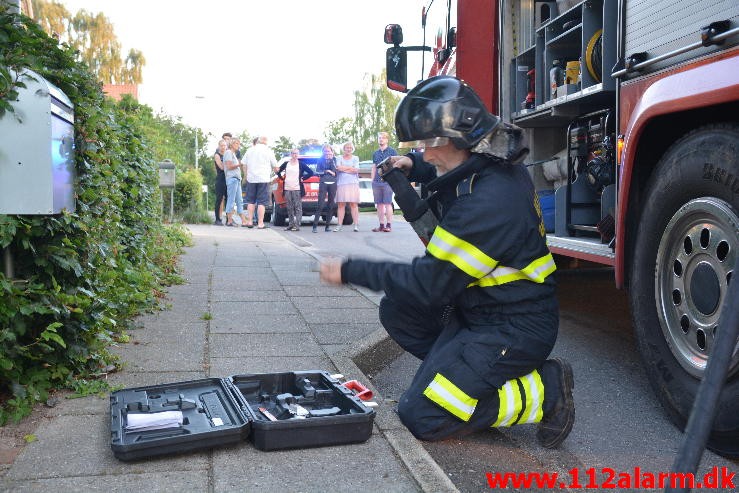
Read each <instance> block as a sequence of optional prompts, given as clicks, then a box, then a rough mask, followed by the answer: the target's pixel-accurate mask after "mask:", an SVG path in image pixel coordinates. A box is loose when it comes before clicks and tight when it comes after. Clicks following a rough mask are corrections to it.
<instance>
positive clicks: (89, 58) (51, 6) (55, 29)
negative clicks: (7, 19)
mask: <svg viewBox="0 0 739 493" xmlns="http://www.w3.org/2000/svg"><path fill="white" fill-rule="evenodd" d="M32 4H33V14H34V17H35V20H36V22H38V23H39V25H41V27H42V28H43V29H44V30H45V31H46V32H47V33H48V34H50V35H52V36H54V37H56V38H58V39H59V41H60V42H61V43H66V44H68V45H69V46H70V47H71V48H72V49H73V50H75V51H76V52H77V53H78V55H79V57H80V59H81V60H82V61H83V62H85V63H86V64H87V66H88V67H90V70H91V71H92V72H93V73H94V74H96V75H97V77H98V80H99V81H100V82H102V83H103V84H139V83H141V81H142V70H143V67H144V65H145V64H146V59H145V58H144V54H143V53H141V52H140V51H138V50H135V49H131V50H129V52H128V54H127V55H126V56H125V58H124V56H123V53H122V48H121V44H120V43H119V42H118V38H117V36H116V35H115V30H114V28H113V25H112V24H111V23H110V20H109V19H108V18H107V17H106V16H105V15H103V14H102V13H97V14H94V13H92V12H88V11H86V10H84V9H83V10H80V11H79V12H77V13H76V14H74V15H72V14H71V13H70V12H69V11H68V10H67V9H66V7H64V5H62V4H60V3H58V2H56V1H53V0H52V1H50V2H49V1H47V0H33V2H32Z"/></svg>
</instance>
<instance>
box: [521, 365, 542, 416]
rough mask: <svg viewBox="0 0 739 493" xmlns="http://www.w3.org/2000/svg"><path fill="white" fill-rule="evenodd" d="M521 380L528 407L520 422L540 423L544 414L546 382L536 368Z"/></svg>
mask: <svg viewBox="0 0 739 493" xmlns="http://www.w3.org/2000/svg"><path fill="white" fill-rule="evenodd" d="M520 380H521V383H522V384H523V388H524V392H526V408H525V411H524V413H523V415H522V416H521V419H520V420H518V423H519V424H525V423H538V422H539V421H541V418H542V417H543V416H544V382H542V380H541V375H539V372H538V371H536V370H534V371H532V372H531V373H529V374H528V375H526V376H525V377H521V378H520Z"/></svg>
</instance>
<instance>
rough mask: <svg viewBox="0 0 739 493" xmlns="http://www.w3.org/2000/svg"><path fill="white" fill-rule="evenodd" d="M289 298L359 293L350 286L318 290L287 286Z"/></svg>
mask: <svg viewBox="0 0 739 493" xmlns="http://www.w3.org/2000/svg"><path fill="white" fill-rule="evenodd" d="M284 290H285V292H286V293H287V295H288V296H313V297H318V298H323V297H324V296H356V295H357V291H356V290H354V289H352V288H350V287H349V286H325V285H323V286H321V289H320V290H317V289H316V287H315V286H285V287H284Z"/></svg>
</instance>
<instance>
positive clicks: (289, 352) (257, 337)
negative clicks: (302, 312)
mask: <svg viewBox="0 0 739 493" xmlns="http://www.w3.org/2000/svg"><path fill="white" fill-rule="evenodd" d="M210 352H211V354H212V355H214V356H215V355H217V356H219V357H228V358H239V357H246V356H321V355H322V354H323V351H322V350H321V347H320V346H319V345H318V344H317V343H316V341H315V339H314V338H313V336H312V334H306V333H296V334H211V336H210Z"/></svg>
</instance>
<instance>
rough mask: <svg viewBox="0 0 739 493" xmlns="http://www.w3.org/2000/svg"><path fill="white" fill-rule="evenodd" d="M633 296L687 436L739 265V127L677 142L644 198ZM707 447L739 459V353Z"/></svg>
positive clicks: (652, 374)
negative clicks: (690, 417) (721, 316)
mask: <svg viewBox="0 0 739 493" xmlns="http://www.w3.org/2000/svg"><path fill="white" fill-rule="evenodd" d="M641 203H642V204H643V210H642V213H641V219H640V223H639V226H638V228H637V233H636V240H635V244H634V251H633V257H632V258H633V261H632V263H631V267H630V276H629V279H630V288H629V297H630V303H631V313H632V317H633V322H634V328H635V332H636V339H637V345H638V347H639V351H640V353H641V357H642V359H643V361H644V364H645V367H646V371H647V375H648V377H649V381H650V383H651V385H652V387H653V389H654V391H655V393H656V394H657V396H658V398H659V400H660V402H661V403H662V405H663V407H664V408H665V409H666V411H667V413H668V415H669V417H670V419H671V420H672V422H673V423H674V424H675V425H676V426H677V427H678V428H680V429H681V430H682V429H684V428H685V425H686V424H687V419H688V417H689V416H690V412H691V409H692V405H693V400H694V398H695V395H696V393H697V392H698V386H699V385H700V378H701V377H702V375H703V372H704V370H705V366H706V363H707V361H708V357H709V354H710V352H711V348H712V344H713V342H714V340H715V334H716V332H715V331H716V330H721V327H719V326H718V322H719V314H720V311H721V306H722V305H723V301H724V298H725V296H726V292H727V286H728V283H729V282H730V281H732V276H733V277H734V280H733V282H737V281H736V277H737V276H739V273H733V270H734V266H735V265H736V262H737V259H739V124H726V125H711V126H705V127H702V128H699V129H697V130H694V131H692V132H690V133H688V134H687V135H685V136H684V137H682V138H681V139H680V140H679V141H677V142H675V143H674V144H673V145H672V146H671V147H670V148H669V149H668V151H667V152H666V153H665V154H664V156H663V157H662V159H661V160H660V162H659V163H658V164H657V167H656V169H655V170H654V172H653V174H652V176H651V178H650V180H649V183H648V185H647V188H646V193H645V195H644V197H643V199H642V201H641ZM707 446H708V448H709V449H710V450H712V451H714V452H716V453H718V454H721V455H724V456H726V457H739V354H738V353H737V351H735V352H734V355H733V357H732V360H731V366H730V368H729V376H728V378H727V381H726V383H725V385H724V388H723V390H722V393H721V398H720V401H719V404H718V409H717V411H716V418H715V420H714V424H713V429H712V431H711V435H710V437H709V440H708V445H707Z"/></svg>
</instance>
